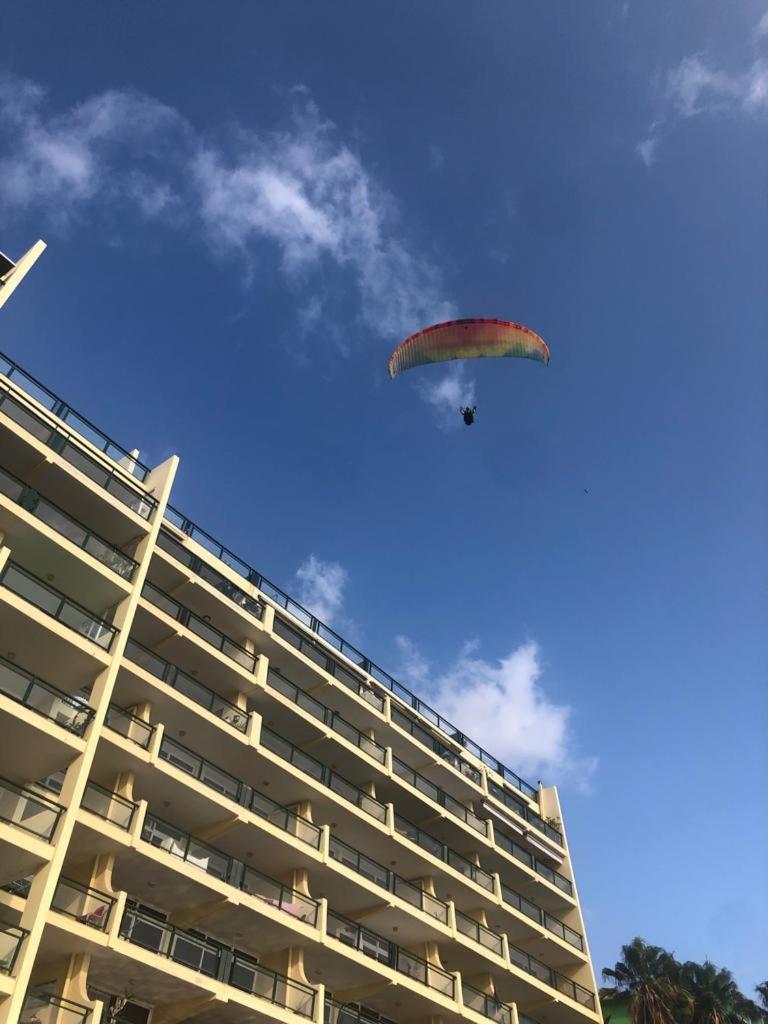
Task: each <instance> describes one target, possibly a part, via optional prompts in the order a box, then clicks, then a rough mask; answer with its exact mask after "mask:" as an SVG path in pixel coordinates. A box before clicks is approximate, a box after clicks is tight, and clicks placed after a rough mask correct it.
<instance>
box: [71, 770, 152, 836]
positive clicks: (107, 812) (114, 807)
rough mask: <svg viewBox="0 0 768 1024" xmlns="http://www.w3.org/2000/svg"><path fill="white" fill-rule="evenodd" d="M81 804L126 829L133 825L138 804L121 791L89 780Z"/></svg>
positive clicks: (92, 812) (87, 809) (100, 816)
mask: <svg viewBox="0 0 768 1024" xmlns="http://www.w3.org/2000/svg"><path fill="white" fill-rule="evenodd" d="M80 806H81V807H82V808H83V809H84V810H86V811H90V812H91V814H95V815H96V816H97V817H99V818H103V819H104V821H109V822H111V823H112V824H113V825H117V827H118V828H123V829H125V830H126V831H128V829H129V828H130V827H131V823H132V822H133V816H134V814H135V813H136V809H137V807H138V804H136V803H134V802H133V800H128V799H127V797H124V796H121V795H120V794H119V793H113V792H112V791H111V790H109V789H105V787H104V786H100V785H99V784H98V782H93V781H89V782H88V784H87V785H86V787H85V791H84V792H83V797H82V799H81V801H80Z"/></svg>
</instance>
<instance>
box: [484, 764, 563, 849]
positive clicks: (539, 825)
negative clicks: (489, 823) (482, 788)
mask: <svg viewBox="0 0 768 1024" xmlns="http://www.w3.org/2000/svg"><path fill="white" fill-rule="evenodd" d="M488 792H489V793H490V794H491V796H492V797H494V799H496V800H498V801H499V803H501V804H504V806H505V807H507V808H509V810H511V811H514V812H515V814H519V815H520V817H521V818H524V819H525V820H526V821H527V822H530V824H531V825H533V827H534V828H535V829H538V830H539V832H543V833H544V835H545V836H546V837H547V838H548V839H551V840H552V842H553V843H557V845H558V846H562V845H563V833H562V832H561V831H560V830H559V829H557V828H555V827H554V825H550V824H549V822H548V821H545V820H544V819H543V818H542V817H541V815H540V814H536V812H535V811H532V810H531V809H530V807H527V806H526V805H525V804H523V803H521V802H520V801H519V800H517V799H516V798H515V797H514V796H513V795H512V794H511V793H508V792H507V791H506V790H505V789H503V788H502V787H501V786H499V785H498V784H497V783H495V782H493V781H492V780H489V781H488Z"/></svg>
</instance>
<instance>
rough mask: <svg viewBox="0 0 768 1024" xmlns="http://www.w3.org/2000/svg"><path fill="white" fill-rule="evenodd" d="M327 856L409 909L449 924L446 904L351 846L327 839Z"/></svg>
mask: <svg viewBox="0 0 768 1024" xmlns="http://www.w3.org/2000/svg"><path fill="white" fill-rule="evenodd" d="M328 853H329V856H330V857H332V858H333V860H336V861H338V862H339V863H340V864H344V865H345V867H348V868H350V869H351V870H352V871H354V872H356V873H357V874H358V875H362V876H363V878H367V879H368V880H369V881H371V882H374V883H375V884H376V885H378V886H380V887H381V888H382V889H385V890H386V891H387V892H391V893H394V895H395V896H399V897H400V899H402V900H404V901H405V902H406V903H409V904H410V905H411V906H412V907H416V908H417V909H418V910H423V911H424V912H425V913H426V914H429V915H430V917H434V918H435V920H437V921H441V922H442V923H443V924H446V923H447V922H448V905H447V904H446V903H443V902H442V900H438V899H437V898H436V897H434V896H432V895H430V893H428V892H424V890H423V889H422V888H420V886H418V885H414V883H413V882H408V881H406V879H404V878H401V877H400V875H396V874H395V872H394V871H390V870H389V868H385V867H384V865H383V864H379V863H378V862H377V861H375V860H372V859H371V858H370V857H366V856H365V855H364V854H362V853H360V852H359V851H358V850H355V849H354V847H352V846H349V845H348V844H347V843H345V842H342V840H341V839H337V838H336V836H333V835H332V836H331V837H330V843H329V847H328Z"/></svg>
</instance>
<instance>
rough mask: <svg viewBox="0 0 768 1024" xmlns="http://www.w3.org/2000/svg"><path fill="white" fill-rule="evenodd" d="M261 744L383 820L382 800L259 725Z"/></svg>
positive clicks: (384, 817)
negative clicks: (260, 728)
mask: <svg viewBox="0 0 768 1024" xmlns="http://www.w3.org/2000/svg"><path fill="white" fill-rule="evenodd" d="M261 746H263V747H264V748H265V749H266V750H269V751H270V752H271V753H273V754H276V755H277V756H278V757H280V758H282V759H283V760H284V761H287V762H288V763H289V764H292V765H293V766H294V767H295V768H298V769H299V771H300V772H303V773H304V774H305V775H309V776H310V777H311V778H313V779H314V780H315V781H316V782H319V783H320V784H321V785H323V786H327V788H328V789H330V790H331V791H332V792H334V793H336V795H337V796H340V797H342V798H343V799H344V800H347V801H348V802H349V803H351V804H354V805H355V806H356V807H359V808H360V810H361V811H365V813H366V814H369V815H370V816H371V817H372V818H375V819H376V821H381V822H384V821H386V818H387V808H386V806H385V805H384V804H383V803H381V802H380V801H379V800H377V799H376V798H375V797H372V796H369V795H368V794H367V793H366V792H364V791H363V790H362V789H360V788H359V787H358V786H355V785H354V783H352V782H349V781H348V780H347V779H345V778H344V777H343V776H341V775H339V774H338V773H337V772H335V771H333V770H332V769H331V768H328V767H326V766H325V765H324V764H321V763H320V761H316V760H315V758H314V757H310V756H309V754H305V753H304V751H303V750H300V749H299V748H298V747H295V746H294V745H293V744H292V743H289V742H288V740H284V739H283V738H282V736H278V735H277V733H275V732H272V730H271V729H267V728H266V727H262V730H261Z"/></svg>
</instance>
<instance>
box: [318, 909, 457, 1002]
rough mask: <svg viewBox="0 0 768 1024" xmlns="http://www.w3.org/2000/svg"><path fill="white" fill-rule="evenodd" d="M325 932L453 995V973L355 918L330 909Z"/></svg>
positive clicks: (431, 986) (428, 984)
mask: <svg viewBox="0 0 768 1024" xmlns="http://www.w3.org/2000/svg"><path fill="white" fill-rule="evenodd" d="M326 930H327V933H328V935H331V936H332V937H333V938H335V939H338V941H339V942H343V943H344V944H345V945H346V946H351V947H352V949H356V950H358V951H359V952H360V953H364V954H365V955H366V956H369V957H371V958H372V959H374V960H377V961H378V962H379V963H382V964H386V965H387V966H388V967H392V968H394V970H396V971H399V972H400V973H401V974H406V975H407V976H408V977H409V978H412V979H413V980H414V981H419V982H421V984H422V985H426V986H428V987H429V988H431V989H434V990H435V991H436V992H441V993H442V994H443V995H447V996H450V998H451V999H454V998H455V991H454V988H455V983H454V978H453V975H452V974H449V973H448V971H444V970H443V969H442V967H438V966H437V965H436V964H431V963H429V961H427V960H425V959H424V958H423V957H420V956H417V955H416V954H415V953H409V952H408V950H406V949H403V948H402V947H401V946H397V945H395V943H394V942H390V941H389V939H385V938H384V937H383V936H381V935H377V934H376V932H372V931H370V930H369V929H368V928H364V927H363V926H362V925H359V924H357V923H356V922H355V921H350V920H348V919H347V918H346V917H342V916H341V915H340V914H336V913H334V912H333V911H329V912H328V923H327V926H326Z"/></svg>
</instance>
